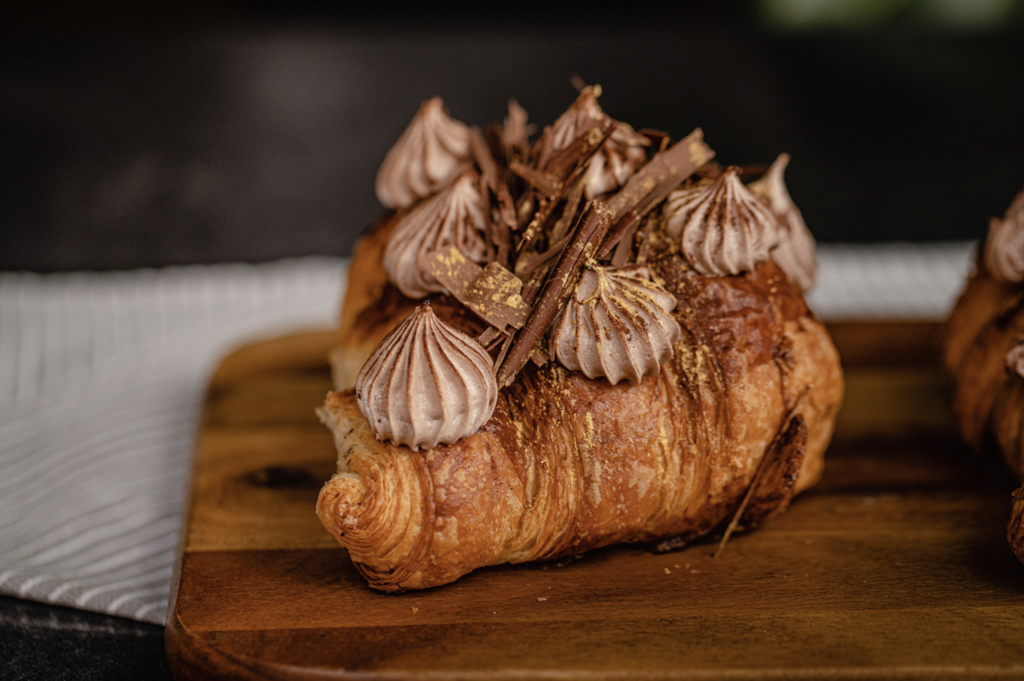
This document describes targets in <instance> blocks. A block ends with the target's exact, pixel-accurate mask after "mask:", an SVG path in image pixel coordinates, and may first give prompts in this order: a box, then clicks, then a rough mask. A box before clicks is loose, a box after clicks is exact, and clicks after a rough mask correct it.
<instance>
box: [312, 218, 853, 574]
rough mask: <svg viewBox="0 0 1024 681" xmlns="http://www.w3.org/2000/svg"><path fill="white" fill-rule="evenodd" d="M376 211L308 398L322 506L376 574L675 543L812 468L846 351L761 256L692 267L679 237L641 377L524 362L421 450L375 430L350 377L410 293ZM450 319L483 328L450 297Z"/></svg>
mask: <svg viewBox="0 0 1024 681" xmlns="http://www.w3.org/2000/svg"><path fill="white" fill-rule="evenodd" d="M393 223H394V220H393V218H392V217H386V218H385V219H384V220H382V221H381V223H379V224H378V225H377V226H376V227H375V228H374V230H373V231H372V232H371V233H370V234H369V235H367V236H366V237H364V238H363V240H362V241H361V242H360V244H359V246H358V247H357V249H356V251H355V253H354V255H353V262H352V266H351V269H350V275H349V286H348V289H347V293H346V298H345V308H344V311H343V313H342V329H341V342H340V345H339V347H338V348H337V349H336V350H335V351H334V353H333V354H332V365H333V368H334V380H335V384H336V386H337V387H338V391H337V392H332V393H330V394H329V395H328V397H327V401H326V404H325V405H324V407H323V408H322V409H321V410H320V412H319V413H320V417H321V419H322V420H323V422H324V424H325V425H327V426H328V428H330V429H331V431H332V432H333V433H334V436H335V439H336V443H337V448H338V452H339V458H338V473H337V474H336V475H335V476H334V477H333V478H332V479H331V480H330V481H329V482H328V483H327V484H326V485H325V486H324V488H323V490H322V491H321V493H320V497H319V500H318V503H317V514H318V516H319V517H320V520H321V521H322V522H323V524H324V526H325V527H326V528H327V529H328V530H329V531H330V532H331V534H332V535H334V536H335V538H336V539H337V540H338V541H339V543H341V544H342V546H344V547H345V548H346V549H348V551H349V554H350V556H351V558H352V560H353V562H354V563H355V565H356V566H357V568H358V569H359V570H360V571H361V572H362V573H363V575H364V576H365V577H366V579H367V580H368V582H369V583H370V585H371V586H373V587H375V588H378V589H381V590H385V591H396V590H404V589H414V588H424V587H429V586H434V585H438V584H444V583H447V582H451V581H453V580H455V579H457V578H458V577H459V576H461V575H463V574H465V573H467V572H469V571H471V570H474V569H476V568H478V567H482V566H486V565H494V564H499V563H505V562H512V563H519V562H524V561H533V560H547V559H554V558H559V557H563V556H568V555H575V554H579V553H582V552H584V551H587V550H589V549H593V548H597V547H600V546H606V545H609V544H613V543H618V542H649V541H655V540H678V541H674V542H673V543H674V544H678V543H680V542H681V541H685V540H687V539H690V538H693V537H697V536H700V535H703V534H706V533H708V532H709V531H711V530H713V529H714V528H716V527H718V526H721V525H723V524H724V523H727V522H729V520H730V519H731V518H732V517H733V516H734V515H735V514H736V512H737V510H738V509H739V507H740V504H741V501H742V500H743V498H744V496H745V495H746V494H747V491H748V489H750V488H751V487H752V486H753V491H752V492H751V495H750V498H749V499H748V503H747V505H746V507H745V511H744V512H743V516H742V519H741V525H743V526H744V527H753V526H755V525H757V524H759V523H760V522H763V521H764V520H765V519H767V518H768V517H770V516H771V515H773V514H775V513H778V512H780V511H781V510H783V509H785V508H786V506H788V504H789V501H790V500H791V499H792V497H793V495H794V494H796V493H798V492H800V491H802V490H804V489H806V488H807V487H809V486H811V485H812V484H814V483H815V482H816V481H817V480H818V479H819V477H820V475H821V472H822V468H823V454H824V450H825V448H826V446H827V444H828V442H829V440H830V438H831V434H832V430H833V427H834V424H835V417H836V413H837V412H838V409H839V406H840V402H841V400H842V394H843V376H842V370H841V368H840V363H839V356H838V353H837V352H836V349H835V347H834V345H833V344H832V341H831V339H830V337H829V335H828V333H827V331H826V330H825V328H824V327H823V325H822V324H821V323H820V322H819V321H818V320H817V319H816V318H815V317H814V315H813V314H812V313H811V312H810V310H809V309H808V308H807V306H806V304H805V302H804V300H803V297H802V295H801V292H800V291H799V289H798V288H797V287H796V286H794V285H793V284H792V283H791V282H790V281H789V279H788V278H787V277H786V275H785V274H784V273H783V272H782V271H781V270H780V269H779V268H778V267H777V266H776V265H775V264H774V263H772V262H765V263H761V264H759V265H758V266H757V268H756V270H755V271H754V272H750V273H747V274H746V275H743V276H726V277H707V276H703V275H700V274H697V273H696V272H694V271H693V270H692V269H691V268H690V267H689V266H688V265H687V264H686V263H685V261H684V260H683V258H682V256H681V255H680V254H679V253H678V252H676V251H675V250H674V249H671V248H665V249H664V250H663V251H662V252H661V253H660V254H659V255H657V256H656V257H654V258H653V259H652V260H650V261H649V262H648V263H647V265H648V266H649V267H650V269H651V271H652V272H653V273H654V274H656V275H657V276H658V277H659V278H660V279H662V280H664V282H665V287H666V289H667V290H668V291H669V292H671V293H672V294H673V295H675V296H676V298H677V300H678V305H677V307H676V309H675V311H674V312H673V315H674V316H675V318H676V320H677V321H678V322H679V324H680V325H681V327H682V329H683V334H682V338H681V339H680V341H679V342H678V343H676V345H675V348H674V350H675V354H674V357H673V359H672V360H671V361H669V362H668V363H666V364H665V365H663V366H662V368H661V371H660V373H659V374H658V375H656V376H649V377H647V378H645V379H644V380H642V381H641V382H640V383H639V384H638V385H629V384H625V383H621V384H618V385H614V386H613V385H610V384H609V383H608V382H607V381H606V380H604V379H598V380H591V379H587V378H586V377H585V376H583V375H582V374H581V373H579V372H572V371H568V370H567V369H565V368H563V367H562V366H560V365H559V364H558V363H557V362H549V363H547V364H546V365H544V366H542V367H538V366H536V365H535V364H533V363H530V364H528V365H527V367H526V368H525V369H523V371H521V372H520V373H519V375H518V376H517V378H516V380H515V381H514V382H513V383H512V384H511V385H509V386H507V387H505V388H503V389H502V391H501V393H500V394H499V398H498V406H497V408H496V409H495V412H494V415H493V416H492V418H491V419H490V421H489V422H488V423H486V424H485V425H484V427H483V428H481V429H480V430H479V431H478V432H477V433H475V434H473V435H471V436H469V437H466V438H464V439H462V440H460V441H458V442H456V443H453V444H451V445H443V446H438V447H435V448H434V449H432V450H429V451H426V452H418V453H414V452H412V451H411V450H409V449H408V448H407V447H399V446H395V445H393V444H390V443H388V442H381V441H379V440H377V439H376V437H375V436H374V434H373V433H372V431H371V430H370V427H369V424H368V422H367V421H366V419H365V418H364V417H363V415H362V414H361V413H360V411H359V409H358V407H357V405H356V398H355V395H354V392H353V390H352V387H353V386H354V384H355V378H356V375H357V374H358V371H359V368H360V367H361V366H362V364H363V362H364V361H365V360H366V358H367V357H368V356H369V355H370V353H371V352H372V350H373V348H374V347H375V346H376V345H377V344H378V343H379V342H380V340H381V339H382V338H383V337H384V336H385V335H386V334H387V333H388V332H389V331H390V330H391V329H392V328H394V327H395V326H396V325H397V324H399V323H400V322H401V321H402V320H403V319H404V318H405V317H406V316H407V315H408V314H409V313H410V312H411V311H412V309H413V308H414V307H415V305H416V303H417V301H412V300H408V299H405V298H404V297H403V296H402V295H401V294H400V293H399V292H398V291H397V290H396V289H395V288H394V286H393V285H391V284H390V283H388V281H387V277H386V274H385V273H384V270H383V268H382V267H381V259H382V253H383V249H384V245H385V244H386V242H387V237H388V234H389V233H390V230H391V228H392V227H393ZM430 300H431V307H432V309H433V310H434V312H435V313H436V314H437V315H438V316H439V317H441V318H442V319H444V320H445V321H447V322H449V323H451V324H453V325H454V326H456V327H457V328H460V329H462V330H464V331H467V332H469V333H475V332H477V331H479V330H481V329H482V328H483V327H482V325H481V323H480V322H479V321H478V320H476V318H475V317H474V316H473V315H472V313H469V312H468V311H466V310H465V308H463V307H462V306H461V305H460V304H459V303H458V302H456V301H454V300H453V299H451V298H449V297H448V296H444V295H441V296H437V297H431V299H430Z"/></svg>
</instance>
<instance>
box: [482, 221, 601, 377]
mask: <svg viewBox="0 0 1024 681" xmlns="http://www.w3.org/2000/svg"><path fill="white" fill-rule="evenodd" d="M614 217H615V214H614V213H612V212H611V211H609V210H608V208H607V206H605V205H604V204H602V203H601V202H600V201H591V202H590V204H589V205H588V206H587V209H586V210H585V211H584V213H583V215H582V216H581V217H580V221H579V223H578V226H577V227H576V230H575V232H574V234H573V238H572V240H570V241H569V245H568V246H566V247H565V250H564V251H562V255H561V257H560V258H559V259H558V264H557V265H555V268H554V270H553V271H552V273H551V274H550V275H549V276H548V279H547V281H546V282H545V283H544V286H543V288H542V289H541V291H540V295H539V297H538V299H537V304H536V305H534V307H533V311H532V312H531V313H530V316H529V318H528V319H527V321H526V325H525V326H524V327H523V328H522V330H521V331H520V332H519V333H518V334H516V336H515V340H514V341H513V342H512V344H511V346H510V347H509V350H508V354H507V355H506V356H505V358H504V361H503V362H502V363H501V366H500V368H499V369H498V372H497V375H496V378H497V381H498V387H499V388H501V387H504V386H506V385H508V384H509V383H511V382H512V379H513V378H515V375H516V374H517V373H519V370H520V369H522V368H523V367H524V366H525V365H526V362H527V361H528V360H529V359H530V354H531V353H532V352H533V349H534V348H535V347H536V345H537V343H538V342H539V341H540V340H541V339H542V338H543V337H544V334H546V333H547V331H548V328H549V327H550V326H551V322H552V321H553V320H554V318H555V315H557V314H558V311H559V310H560V309H561V308H562V305H563V304H564V303H565V300H566V299H567V298H568V296H569V295H570V294H571V293H572V292H573V291H574V290H575V288H576V283H577V282H578V281H579V276H580V270H581V269H582V268H583V263H585V262H586V261H587V259H588V258H591V257H593V256H594V254H595V253H596V251H597V245H598V244H600V243H601V241H603V240H604V237H605V235H606V234H607V233H608V229H609V228H610V227H611V225H612V220H613V219H614Z"/></svg>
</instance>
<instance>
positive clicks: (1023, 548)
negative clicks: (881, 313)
mask: <svg viewBox="0 0 1024 681" xmlns="http://www.w3.org/2000/svg"><path fill="white" fill-rule="evenodd" d="M1022 292H1024V291H1022V288H1021V286H1020V285H1019V284H1011V283H1007V282H1003V281H1000V280H998V279H996V278H995V277H993V276H992V275H991V273H989V272H988V270H987V268H986V267H985V262H984V259H983V258H982V257H980V255H979V257H978V258H977V260H976V264H975V272H974V273H973V274H972V275H971V277H970V279H969V280H968V282H967V286H966V287H965V288H964V291H963V293H962V294H961V295H960V298H959V300H958V301H957V304H956V306H955V307H954V309H953V312H952V313H951V315H950V317H949V320H948V321H947V323H946V336H945V357H944V359H945V363H946V368H947V369H948V370H949V371H950V373H951V374H952V376H953V379H954V383H953V412H954V415H955V417H956V419H957V426H958V428H959V430H960V433H961V435H962V436H963V438H964V441H965V442H967V444H968V445H970V446H971V447H972V448H973V449H974V450H976V451H978V452H979V453H980V452H983V451H984V450H986V449H989V448H991V447H994V448H996V449H997V450H998V451H999V453H1000V454H1001V456H1002V457H1003V459H1004V460H1005V461H1006V464H1007V465H1008V466H1009V467H1010V469H1011V470H1012V471H1013V472H1014V473H1015V474H1016V475H1017V477H1018V478H1022V479H1024V378H1022V377H1021V376H1020V375H1019V374H1018V373H1017V372H1016V371H1013V370H1010V369H1007V367H1006V354H1007V353H1008V352H1009V351H1010V349H1011V348H1012V347H1013V346H1014V345H1015V344H1016V343H1017V342H1018V341H1019V340H1020V339H1021V338H1024V305H1022V299H1021V296H1022ZM1007 533H1008V538H1009V541H1010V547H1011V548H1012V549H1013V551H1014V553H1015V554H1016V556H1017V558H1018V559H1020V560H1021V562H1024V488H1021V489H1019V490H1017V493H1016V494H1015V495H1014V510H1013V517H1012V519H1011V521H1010V525H1009V528H1008V530H1007Z"/></svg>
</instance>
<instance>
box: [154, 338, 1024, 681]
mask: <svg viewBox="0 0 1024 681" xmlns="http://www.w3.org/2000/svg"><path fill="white" fill-rule="evenodd" d="M831 330H832V332H833V336H834V338H835V340H836V344H837V346H839V349H840V352H841V354H842V356H843V358H844V366H845V368H846V372H847V381H848V389H847V397H846V403H845V406H844V408H843V411H842V412H841V416H840V419H839V425H838V427H837V431H836V436H835V440H834V442H833V445H832V447H831V448H830V450H829V453H828V455H827V457H826V461H827V464H826V473H825V476H824V478H823V479H822V481H821V483H820V484H819V485H817V486H816V487H815V488H813V489H812V490H811V491H809V492H807V493H805V494H803V495H802V496H800V497H798V498H797V499H796V500H795V501H794V503H793V505H792V506H791V507H790V509H789V511H788V512H786V513H785V514H783V515H782V516H780V517H778V518H776V519H774V520H773V521H771V522H769V523H768V524H767V525H766V526H764V527H763V528H761V529H759V530H757V531H755V532H751V533H749V534H742V535H736V536H734V537H733V538H732V539H731V540H730V542H729V544H728V545H727V546H726V548H725V550H724V552H723V553H722V554H721V555H720V556H719V557H718V558H712V557H711V555H712V553H713V552H714V549H715V542H714V540H713V539H712V540H709V541H707V542H705V543H698V544H694V545H692V546H690V547H688V548H686V549H684V550H681V551H678V552H675V553H668V554H660V555H659V554H655V553H651V552H649V551H647V550H645V549H644V548H642V547H637V546H620V547H612V548H608V549H603V550H599V551H593V552H591V553H588V554H587V555H585V556H583V557H580V558H577V559H573V560H570V561H566V562H565V563H562V564H557V565H551V564H544V565H542V564H538V565H521V566H500V567H496V568H488V569H483V570H478V571H477V572H475V573H472V574H470V575H468V576H466V577H464V578H463V579H461V580H460V581H458V582H457V583H455V584H451V585H448V586H444V587H439V588H435V589H430V590H427V591H421V592H412V593H405V594H394V595H386V594H381V593H377V592H375V591H372V590H371V589H369V588H368V587H367V586H366V585H365V584H364V583H363V581H362V579H361V578H360V577H359V575H358V574H357V573H356V571H355V569H354V568H353V567H352V565H351V563H350V562H349V560H348V557H347V555H346V553H345V552H344V551H343V550H341V549H340V548H338V547H337V545H336V544H335V543H334V540H333V539H332V538H331V537H330V536H329V535H328V534H327V532H326V531H325V530H324V529H323V527H322V526H321V525H320V523H319V521H318V520H317V518H316V516H315V515H314V511H313V509H314V504H315V500H316V496H317V492H318V491H319V489H320V486H321V485H322V483H323V482H324V481H325V480H327V479H328V478H329V477H330V476H331V474H332V472H333V471H334V462H335V451H334V445H333V442H332V439H331V436H330V434H329V433H328V431H327V430H326V429H325V428H323V427H322V426H321V425H320V424H319V423H318V421H317V419H316V417H315V416H314V414H313V409H314V408H315V407H316V406H318V405H319V404H320V403H321V402H322V400H323V397H324V394H325V393H326V391H327V390H328V389H329V387H330V380H329V374H328V367H327V364H326V360H325V355H326V353H327V351H328V349H329V348H330V346H331V345H332V343H333V337H332V334H331V333H327V332H322V333H306V334H299V335H294V336H289V337H285V338H280V339H276V340H271V341H268V342H263V343H256V344H254V345H250V346H247V347H245V348H242V349H240V350H239V351H238V352H236V353H235V354H233V355H231V356H230V357H228V358H227V359H226V360H225V361H224V362H223V364H222V365H221V366H220V368H219V370H218V371H217V373H216V375H215V376H214V378H213V380H212V382H211V385H210V388H209V392H208V395H207V398H206V403H205V408H204V411H203V417H202V422H201V426H200V432H199V439H198V445H197V450H196V455H195V462H194V468H193V476H194V477H193V481H192V492H191V501H190V503H189V505H188V517H187V522H186V526H185V530H184V535H183V539H182V549H181V556H180V560H179V565H178V573H177V575H176V578H175V591H174V593H173V594H172V597H171V609H172V612H171V617H170V621H169V624H168V627H167V653H168V657H169V661H170V663H171V667H172V670H173V672H174V675H175V677H176V678H178V679H209V678H230V679H349V678H351V679H356V678H358V679H367V678H388V679H421V678H430V679H442V678H443V679H447V678H458V679H470V678H480V679H524V678H548V679H601V680H602V681H604V680H607V679H619V678H622V679H677V678H678V679H763V678H772V679H775V678H779V679H781V678H829V679H833V678H834V679H847V678H858V679H860V678H872V679H874V678H886V679H888V678H922V679H925V678H926V679H933V678H978V677H1016V678H1024V567H1022V566H1021V565H1020V564H1019V563H1017V561H1016V560H1015V559H1014V557H1013V556H1012V554H1011V553H1010V551H1009V549H1008V548H1007V544H1006V539H1005V527H1006V524H1007V520H1008V518H1009V513H1010V494H1011V492H1012V490H1013V488H1014V487H1015V486H1016V483H1015V481H1014V480H1013V479H1012V478H1011V476H1010V475H1009V474H1008V473H1007V471H1006V470H1005V469H1004V468H1003V466H1002V465H1001V463H999V462H998V461H993V460H981V459H979V458H977V457H975V456H974V455H972V454H970V453H969V452H968V451H967V450H966V449H965V448H964V447H963V446H962V445H961V444H960V443H959V441H958V439H957V436H956V433H955V431H954V429H953V425H952V421H951V416H950V413H949V406H948V394H949V392H948V391H949V387H948V385H947V381H946V379H945V377H944V375H943V373H942V371H941V370H940V369H939V367H938V363H937V349H936V348H937V345H936V342H937V341H936V332H937V330H938V327H937V325H934V324H841V325H832V327H831Z"/></svg>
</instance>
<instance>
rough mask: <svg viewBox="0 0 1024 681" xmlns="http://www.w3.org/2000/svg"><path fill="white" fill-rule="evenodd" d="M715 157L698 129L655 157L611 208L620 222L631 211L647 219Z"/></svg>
mask: <svg viewBox="0 0 1024 681" xmlns="http://www.w3.org/2000/svg"><path fill="white" fill-rule="evenodd" d="M714 157H715V152H714V151H713V150H712V149H711V147H709V146H708V145H707V144H705V143H704V132H703V131H702V130H701V129H700V128H697V129H696V130H694V131H693V132H691V133H690V134H689V135H687V136H686V137H684V138H683V139H681V140H679V141H678V142H676V143H675V144H673V145H672V146H671V147H669V148H668V149H666V150H665V151H662V152H659V153H657V154H655V155H654V156H653V157H652V158H651V160H650V161H648V162H647V165H645V166H644V167H643V168H641V169H640V170H638V171H637V172H635V173H634V174H633V176H632V177H630V178H629V180H628V181H627V182H626V186H624V187H623V188H622V189H620V190H619V191H618V192H616V194H615V196H613V197H612V198H611V199H609V200H608V208H609V209H610V210H611V211H612V212H614V213H615V215H617V216H618V218H619V219H622V218H623V217H625V215H626V214H627V213H629V212H630V211H633V212H635V213H636V214H637V217H643V216H644V215H645V214H646V213H647V212H648V211H649V210H651V209H652V208H654V206H656V205H658V204H659V203H661V201H662V200H664V198H665V197H666V196H668V195H669V193H670V192H671V191H672V190H673V189H675V188H676V187H677V186H679V184H681V183H682V182H683V180H685V179H686V178H688V177H689V176H690V175H692V174H693V173H694V171H695V170H697V169H698V168H700V167H701V166H702V165H704V164H706V163H707V162H708V161H710V160H711V159H712V158H714Z"/></svg>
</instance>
